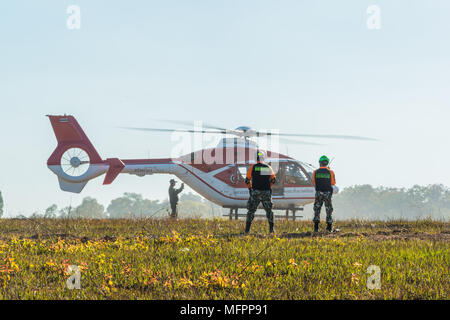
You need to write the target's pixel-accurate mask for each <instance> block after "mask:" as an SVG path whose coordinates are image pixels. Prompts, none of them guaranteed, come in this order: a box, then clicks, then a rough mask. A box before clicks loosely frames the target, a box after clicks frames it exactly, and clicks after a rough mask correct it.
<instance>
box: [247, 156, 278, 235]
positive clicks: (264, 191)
mask: <svg viewBox="0 0 450 320" xmlns="http://www.w3.org/2000/svg"><path fill="white" fill-rule="evenodd" d="M245 183H246V184H247V187H248V190H249V193H250V198H249V199H248V202H247V209H248V212H247V221H246V225H245V233H249V232H250V226H251V225H252V221H253V219H254V217H255V212H256V209H257V208H258V205H259V203H260V202H262V205H263V208H264V210H265V211H266V216H267V220H268V221H269V232H270V233H273V232H274V230H273V225H274V223H273V212H272V186H273V184H274V183H275V173H274V172H273V170H272V168H271V167H270V166H269V165H268V164H266V163H264V153H263V152H262V151H257V153H256V164H254V165H252V166H251V167H250V168H249V169H248V171H247V176H246V178H245Z"/></svg>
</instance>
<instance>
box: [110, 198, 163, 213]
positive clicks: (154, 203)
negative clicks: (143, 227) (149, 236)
mask: <svg viewBox="0 0 450 320" xmlns="http://www.w3.org/2000/svg"><path fill="white" fill-rule="evenodd" d="M163 207H167V204H165V203H164V202H163V203H161V202H159V200H149V199H144V198H143V197H142V195H140V194H137V193H129V192H125V193H124V194H123V196H122V197H120V198H116V199H113V200H111V203H110V204H109V206H108V208H107V209H106V210H107V212H108V213H109V216H110V217H111V218H130V217H136V218H139V217H147V216H152V215H153V214H154V213H155V212H157V211H158V210H160V209H162V208H163Z"/></svg>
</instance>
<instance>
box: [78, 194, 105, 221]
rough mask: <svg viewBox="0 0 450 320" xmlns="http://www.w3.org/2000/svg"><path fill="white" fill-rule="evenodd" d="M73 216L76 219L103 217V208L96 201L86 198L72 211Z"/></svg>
mask: <svg viewBox="0 0 450 320" xmlns="http://www.w3.org/2000/svg"><path fill="white" fill-rule="evenodd" d="M73 216H74V217H76V218H94V219H101V218H103V217H104V207H103V206H102V205H101V204H99V203H98V202H97V200H96V199H94V198H91V197H86V198H84V199H83V202H82V203H81V204H80V205H79V206H78V207H77V208H76V209H75V210H74V213H73Z"/></svg>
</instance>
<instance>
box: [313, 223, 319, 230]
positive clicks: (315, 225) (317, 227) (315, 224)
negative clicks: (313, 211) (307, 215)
mask: <svg viewBox="0 0 450 320" xmlns="http://www.w3.org/2000/svg"><path fill="white" fill-rule="evenodd" d="M314 232H319V222H314Z"/></svg>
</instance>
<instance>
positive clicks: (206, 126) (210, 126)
mask: <svg viewBox="0 0 450 320" xmlns="http://www.w3.org/2000/svg"><path fill="white" fill-rule="evenodd" d="M152 120H155V121H162V122H167V123H173V124H182V125H185V126H193V125H194V122H193V121H183V120H168V119H152ZM202 127H204V128H207V129H216V130H220V131H227V130H228V129H225V128H222V127H218V126H214V125H211V124H208V123H204V122H202Z"/></svg>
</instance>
